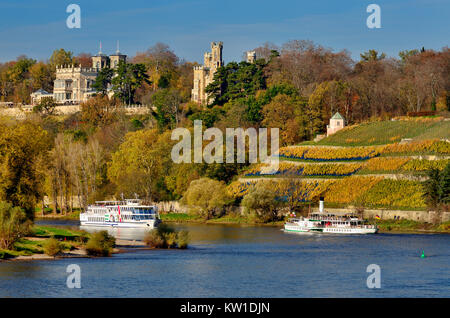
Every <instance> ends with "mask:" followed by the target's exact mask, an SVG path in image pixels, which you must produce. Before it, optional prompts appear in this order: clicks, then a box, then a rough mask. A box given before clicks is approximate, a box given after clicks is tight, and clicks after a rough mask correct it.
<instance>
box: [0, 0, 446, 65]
mask: <svg viewBox="0 0 450 318" xmlns="http://www.w3.org/2000/svg"><path fill="white" fill-rule="evenodd" d="M71 3H75V4H78V5H80V7H81V15H82V27H81V29H68V28H67V27H66V19H67V17H68V15H69V14H68V13H66V7H67V6H68V5H69V4H71ZM371 3H376V4H378V5H380V7H381V24H382V28H381V29H369V28H367V26H366V19H367V17H368V16H369V13H366V7H367V6H368V5H369V4H371ZM449 21H450V0H412V1H404V0H391V1H380V0H371V1H362V0H340V1H331V0H308V1H304V0H278V1H275V0H271V1H266V0H257V1H255V0H222V1H216V0H158V1H155V0H129V1H123V0H121V1H118V0H109V1H100V0H95V1H94V0H89V1H87V0H70V1H64V0H28V1H21V0H14V1H13V0H0V62H5V61H8V60H12V59H15V58H16V57H17V56H19V55H21V54H26V55H27V56H29V57H33V58H35V59H38V60H46V59H47V58H48V57H49V56H50V55H51V52H52V51H53V50H54V49H57V48H61V47H62V48H64V49H68V50H71V51H73V52H74V53H75V54H78V53H80V52H88V53H96V52H97V51H98V46H99V42H100V41H102V44H103V52H104V53H112V52H114V51H115V47H116V41H117V40H119V41H120V48H121V51H122V52H123V53H125V54H128V55H130V56H133V55H135V53H136V52H138V51H145V50H146V49H147V48H148V47H150V46H152V45H153V44H155V43H156V42H164V43H167V44H168V45H170V47H171V48H172V49H173V50H174V51H175V53H176V54H177V55H178V56H180V57H181V58H185V59H186V60H189V61H198V62H201V60H202V56H203V52H204V51H206V50H208V48H209V43H210V42H211V41H223V42H224V59H225V61H226V62H229V61H231V60H238V61H239V60H241V57H242V53H243V52H244V51H246V50H249V49H252V48H255V47H257V46H260V45H262V44H263V43H264V42H273V43H275V44H278V45H280V44H282V43H284V42H286V41H288V40H293V39H308V40H312V41H314V42H315V43H318V44H321V45H323V46H325V47H329V48H332V49H333V50H335V51H338V50H341V49H344V48H346V49H348V50H349V51H350V52H351V54H352V57H353V58H355V59H358V58H359V53H361V52H364V51H367V50H369V49H372V48H374V49H377V50H379V51H383V52H385V53H386V54H388V55H389V56H397V54H398V52H399V51H400V50H404V49H413V48H420V47H422V46H424V47H425V48H432V49H440V48H442V47H444V46H448V45H449V43H448V42H449V39H450V22H449Z"/></svg>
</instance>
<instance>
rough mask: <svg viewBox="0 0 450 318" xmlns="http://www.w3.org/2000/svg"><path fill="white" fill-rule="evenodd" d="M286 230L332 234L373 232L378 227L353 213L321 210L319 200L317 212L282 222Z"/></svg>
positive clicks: (375, 231) (321, 203) (321, 206)
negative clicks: (339, 214) (341, 213)
mask: <svg viewBox="0 0 450 318" xmlns="http://www.w3.org/2000/svg"><path fill="white" fill-rule="evenodd" d="M284 230H285V231H286V232H300V233H301V232H310V233H314V232H315V233H334V234H374V233H377V232H378V228H377V226H376V225H374V224H368V222H367V221H365V220H362V219H360V218H358V217H357V216H354V215H344V216H337V215H334V214H330V213H325V212H324V211H323V201H322V200H321V201H320V206H319V212H318V213H314V214H309V215H308V217H299V218H290V219H288V221H287V222H286V223H285V224H284Z"/></svg>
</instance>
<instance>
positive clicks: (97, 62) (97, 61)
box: [92, 42, 109, 70]
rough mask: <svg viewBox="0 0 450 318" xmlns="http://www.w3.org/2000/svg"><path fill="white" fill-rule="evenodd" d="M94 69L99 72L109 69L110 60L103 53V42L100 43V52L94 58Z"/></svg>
mask: <svg viewBox="0 0 450 318" xmlns="http://www.w3.org/2000/svg"><path fill="white" fill-rule="evenodd" d="M92 67H93V68H96V69H98V70H101V69H104V68H105V67H109V58H108V56H106V55H105V54H103V53H102V42H100V51H98V53H97V55H95V56H93V57H92Z"/></svg>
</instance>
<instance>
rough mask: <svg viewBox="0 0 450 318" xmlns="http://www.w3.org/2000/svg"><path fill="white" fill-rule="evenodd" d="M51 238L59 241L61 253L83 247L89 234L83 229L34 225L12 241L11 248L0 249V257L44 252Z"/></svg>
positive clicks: (5, 257)
mask: <svg viewBox="0 0 450 318" xmlns="http://www.w3.org/2000/svg"><path fill="white" fill-rule="evenodd" d="M51 238H53V239H56V240H58V241H59V245H60V248H61V253H67V252H70V251H73V250H76V249H80V248H83V246H84V243H85V242H86V241H87V240H88V238H89V235H88V234H87V233H86V232H84V231H79V230H75V229H67V228H57V227H49V226H34V227H33V228H32V231H31V233H30V235H29V236H27V237H24V238H21V239H19V240H18V241H17V242H15V243H14V248H13V249H12V250H4V249H0V259H7V258H14V257H18V256H32V255H36V254H42V255H43V254H45V249H46V245H47V244H48V242H49V240H50V239H51Z"/></svg>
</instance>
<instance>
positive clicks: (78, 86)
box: [31, 45, 127, 105]
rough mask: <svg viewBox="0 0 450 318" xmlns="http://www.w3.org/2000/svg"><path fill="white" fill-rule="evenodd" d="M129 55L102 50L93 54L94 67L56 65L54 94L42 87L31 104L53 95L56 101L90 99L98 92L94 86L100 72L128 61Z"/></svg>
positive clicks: (73, 101) (68, 103)
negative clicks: (110, 53)
mask: <svg viewBox="0 0 450 318" xmlns="http://www.w3.org/2000/svg"><path fill="white" fill-rule="evenodd" d="M126 58H127V56H126V55H124V54H121V53H120V51H119V49H117V51H116V53H115V54H112V55H109V56H108V55H105V54H103V53H102V51H101V45H100V52H99V53H98V54H97V55H95V56H93V57H92V58H91V59H92V67H90V68H84V67H76V66H74V65H70V66H67V65H61V66H57V67H56V79H55V81H54V82H53V94H52V93H48V92H46V91H44V90H42V89H39V90H37V91H36V92H34V93H32V94H31V104H32V105H36V104H38V103H39V102H40V101H41V99H42V98H46V97H53V99H54V100H55V102H56V103H58V104H63V105H76V104H79V103H81V102H84V101H86V100H88V99H89V97H91V96H92V95H93V94H95V93H96V91H95V89H93V88H92V84H94V82H95V80H96V79H97V76H98V73H99V72H100V71H101V70H102V69H104V68H108V67H111V68H117V66H118V65H119V63H120V62H121V61H122V62H126Z"/></svg>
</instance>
